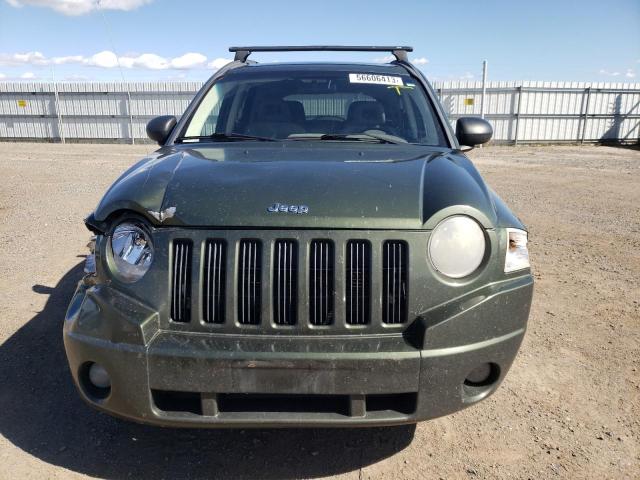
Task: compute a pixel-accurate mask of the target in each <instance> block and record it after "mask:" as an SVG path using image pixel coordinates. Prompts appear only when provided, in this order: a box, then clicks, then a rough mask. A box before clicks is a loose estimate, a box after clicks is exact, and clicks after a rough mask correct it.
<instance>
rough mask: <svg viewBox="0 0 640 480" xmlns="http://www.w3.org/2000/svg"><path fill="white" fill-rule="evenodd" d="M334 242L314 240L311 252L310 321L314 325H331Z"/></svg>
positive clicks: (332, 313) (332, 315)
mask: <svg viewBox="0 0 640 480" xmlns="http://www.w3.org/2000/svg"><path fill="white" fill-rule="evenodd" d="M333 259H334V254H333V242H331V241H330V240H314V241H313V242H311V249H310V251H309V321H310V322H311V324H312V325H331V324H332V323H333V318H334V307H333V295H334V286H333V274H334V266H333V265H334V260H333Z"/></svg>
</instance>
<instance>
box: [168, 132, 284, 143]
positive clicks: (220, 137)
mask: <svg viewBox="0 0 640 480" xmlns="http://www.w3.org/2000/svg"><path fill="white" fill-rule="evenodd" d="M185 140H214V141H218V142H239V141H243V140H253V141H256V142H277V141H278V139H276V138H270V137H258V136H255V135H245V134H243V133H212V134H211V135H192V136H187V137H179V138H177V139H176V142H184V141H185Z"/></svg>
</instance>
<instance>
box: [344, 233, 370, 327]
mask: <svg viewBox="0 0 640 480" xmlns="http://www.w3.org/2000/svg"><path fill="white" fill-rule="evenodd" d="M346 267H347V292H346V293H347V295H346V300H347V305H346V307H347V323H348V324H350V325H366V324H368V323H369V320H370V318H369V317H370V314H371V309H370V305H369V303H370V297H371V244H370V243H369V242H368V241H366V240H350V241H349V242H348V243H347V258H346Z"/></svg>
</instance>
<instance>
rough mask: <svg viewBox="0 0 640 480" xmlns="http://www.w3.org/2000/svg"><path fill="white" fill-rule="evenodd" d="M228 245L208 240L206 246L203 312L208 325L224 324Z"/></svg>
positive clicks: (219, 241) (221, 241)
mask: <svg viewBox="0 0 640 480" xmlns="http://www.w3.org/2000/svg"><path fill="white" fill-rule="evenodd" d="M225 259H226V245H225V242H224V241H223V240H207V242H206V243H205V246H204V272H203V282H202V312H203V316H204V321H205V322H207V323H224V315H225V308H224V304H225V300H226V299H225V278H226V275H225V265H226V262H225Z"/></svg>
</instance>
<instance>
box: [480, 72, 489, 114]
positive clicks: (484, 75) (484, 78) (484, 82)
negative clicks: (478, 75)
mask: <svg viewBox="0 0 640 480" xmlns="http://www.w3.org/2000/svg"><path fill="white" fill-rule="evenodd" d="M486 94H487V61H486V60H483V61H482V97H481V98H480V118H484V97H485V95H486Z"/></svg>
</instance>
